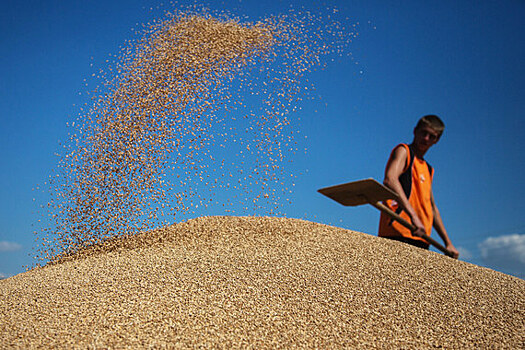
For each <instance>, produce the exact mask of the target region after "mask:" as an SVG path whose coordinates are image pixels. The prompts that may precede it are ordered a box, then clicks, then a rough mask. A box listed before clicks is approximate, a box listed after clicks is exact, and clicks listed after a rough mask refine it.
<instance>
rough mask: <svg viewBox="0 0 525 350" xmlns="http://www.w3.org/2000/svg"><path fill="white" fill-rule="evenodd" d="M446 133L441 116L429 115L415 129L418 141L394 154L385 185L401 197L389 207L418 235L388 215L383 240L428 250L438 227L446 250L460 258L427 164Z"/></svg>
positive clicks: (381, 230)
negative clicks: (446, 227) (431, 151)
mask: <svg viewBox="0 0 525 350" xmlns="http://www.w3.org/2000/svg"><path fill="white" fill-rule="evenodd" d="M444 129H445V124H444V123H443V121H441V119H440V118H439V117H438V116H435V115H426V116H424V117H423V118H421V119H420V120H419V122H418V123H417V125H416V127H415V128H414V140H413V141H412V143H411V144H410V145H406V144H400V145H397V146H396V147H395V148H394V150H393V151H392V153H391V155H390V158H389V160H388V163H387V165H386V170H385V180H384V184H385V186H387V187H388V188H390V189H392V190H393V191H395V192H396V193H397V194H398V195H399V201H397V202H396V201H394V200H388V201H387V203H386V205H387V206H388V207H390V209H392V210H393V211H395V212H396V213H398V214H399V215H401V217H403V218H404V219H405V220H407V221H409V222H412V224H413V225H414V226H415V227H416V230H415V231H414V232H411V231H410V230H409V229H408V228H406V227H404V226H403V225H401V224H400V223H398V222H397V221H394V220H392V219H391V218H390V217H389V216H388V215H385V214H383V213H381V218H380V221H379V236H380V237H386V238H391V239H395V240H399V241H402V242H405V243H409V244H412V245H415V246H417V247H420V248H424V249H428V248H429V244H428V243H427V242H426V241H425V240H424V239H423V238H422V235H423V234H426V235H428V236H430V233H431V231H432V227H434V228H435V229H436V231H437V233H438V234H439V236H440V237H441V239H443V242H444V243H445V247H446V248H447V249H448V250H449V251H450V252H451V253H452V254H453V256H454V258H456V259H457V258H458V256H459V252H458V251H457V250H456V248H455V247H454V245H453V244H452V242H451V241H450V239H449V237H448V234H447V231H446V230H445V226H444V225H443V221H442V219H441V215H440V214H439V210H438V208H437V206H436V203H435V201H434V195H433V194H432V179H433V176H434V169H433V168H432V167H431V166H430V165H429V164H428V163H427V162H426V161H425V159H424V156H425V153H427V151H428V150H429V149H430V147H432V146H433V145H435V144H436V143H437V142H438V141H439V139H440V137H441V135H442V134H443V130H444Z"/></svg>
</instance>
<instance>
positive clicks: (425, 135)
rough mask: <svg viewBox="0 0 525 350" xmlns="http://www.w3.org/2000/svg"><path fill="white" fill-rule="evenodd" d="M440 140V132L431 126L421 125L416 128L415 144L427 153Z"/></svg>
mask: <svg viewBox="0 0 525 350" xmlns="http://www.w3.org/2000/svg"><path fill="white" fill-rule="evenodd" d="M438 141H439V133H438V132H437V131H436V130H434V129H432V128H431V127H429V126H421V127H419V128H416V129H415V130H414V145H415V146H416V147H417V148H418V150H419V151H421V152H423V153H425V152H426V151H428V149H429V148H430V147H432V146H433V145H435V144H436V143H437V142H438Z"/></svg>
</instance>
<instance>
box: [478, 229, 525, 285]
mask: <svg viewBox="0 0 525 350" xmlns="http://www.w3.org/2000/svg"><path fill="white" fill-rule="evenodd" d="M478 247H479V249H480V251H481V258H482V259H483V261H484V262H485V263H486V264H487V265H489V266H493V267H494V268H495V269H497V270H502V271H505V272H509V273H512V274H519V275H523V274H524V273H525V234H522V235H519V234H512V235H505V236H499V237H489V238H487V239H485V240H484V241H483V242H481V243H480V244H479V246H478Z"/></svg>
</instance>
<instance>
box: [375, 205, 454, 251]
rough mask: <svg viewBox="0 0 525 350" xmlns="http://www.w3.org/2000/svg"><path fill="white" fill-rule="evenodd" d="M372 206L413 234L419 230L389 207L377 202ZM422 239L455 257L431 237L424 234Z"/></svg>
mask: <svg viewBox="0 0 525 350" xmlns="http://www.w3.org/2000/svg"><path fill="white" fill-rule="evenodd" d="M370 204H372V205H373V206H374V207H376V208H377V209H379V210H381V211H382V212H383V213H385V214H387V215H388V216H390V217H391V218H392V219H394V220H396V221H397V222H399V223H400V224H401V225H403V226H405V227H406V228H408V229H409V230H410V231H411V232H414V231H415V230H416V229H417V228H416V226H414V225H412V224H411V223H410V222H408V221H406V220H405V219H403V218H402V217H401V216H399V215H398V214H396V213H395V212H393V211H392V210H391V209H390V208H389V207H387V206H386V205H384V204H383V203H381V202H375V203H370ZM421 237H422V238H423V239H424V240H425V241H427V242H428V243H429V244H432V245H433V246H434V247H436V248H437V249H439V250H441V251H442V252H443V253H444V254H445V255H447V256H450V257H454V255H453V254H452V253H451V252H450V251H449V250H448V249H447V248H445V247H443V246H442V245H441V244H439V243H438V242H437V241H436V240H435V239H433V238H431V237H430V236H428V235H425V234H423V235H422V236H421Z"/></svg>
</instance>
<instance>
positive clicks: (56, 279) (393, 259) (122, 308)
mask: <svg viewBox="0 0 525 350" xmlns="http://www.w3.org/2000/svg"><path fill="white" fill-rule="evenodd" d="M524 294H525V281H523V280H521V279H518V278H515V277H512V276H508V275H505V274H502V273H499V272H495V271H492V270H489V269H485V268H482V267H479V266H475V265H471V264H468V263H464V262H461V261H456V260H452V259H449V258H447V257H445V256H443V255H439V254H436V253H433V252H428V251H424V250H421V249H418V248H413V247H410V246H407V245H404V244H401V243H398V242H394V241H390V240H385V239H381V238H378V237H374V236H370V235H366V234H362V233H358V232H353V231H349V230H345V229H341V228H337V227H330V226H326V225H322V224H317V223H313V222H308V221H303V220H297V219H285V218H266V217H203V218H198V219H194V220H189V221H187V222H184V223H180V224H177V225H173V226H170V227H166V228H164V229H161V230H157V231H154V232H150V233H145V234H141V235H137V236H133V237H127V238H124V239H119V240H114V241H111V242H106V244H104V245H101V246H98V247H96V248H95V247H92V249H86V250H84V251H82V252H80V253H78V254H77V255H76V256H70V257H68V258H63V259H62V261H60V262H57V263H55V264H53V265H48V266H46V267H43V268H37V269H34V270H31V271H28V272H26V273H23V274H20V275H17V276H14V277H11V278H9V279H6V280H3V281H0V313H1V319H2V322H0V339H1V340H0V342H1V344H2V347H21V348H31V347H46V348H50V347H57V346H58V347H79V348H89V347H104V348H108V347H109V348H113V347H115V348H126V347H128V348H141V347H163V346H168V347H171V346H177V345H178V346H181V347H195V346H200V345H204V346H206V345H208V346H220V347H255V348H259V347H266V348H270V347H271V348H273V347H279V346H282V347H290V346H300V347H362V348H370V347H380V348H400V347H405V348H406V347H408V348H433V347H445V348H461V349H464V348H487V347H497V348H513V349H516V348H521V347H522V346H523V344H524V338H523V334H524V332H523V331H524V323H525V321H524V320H525V308H524V306H525V302H524V300H525V299H524Z"/></svg>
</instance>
